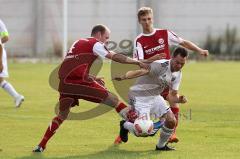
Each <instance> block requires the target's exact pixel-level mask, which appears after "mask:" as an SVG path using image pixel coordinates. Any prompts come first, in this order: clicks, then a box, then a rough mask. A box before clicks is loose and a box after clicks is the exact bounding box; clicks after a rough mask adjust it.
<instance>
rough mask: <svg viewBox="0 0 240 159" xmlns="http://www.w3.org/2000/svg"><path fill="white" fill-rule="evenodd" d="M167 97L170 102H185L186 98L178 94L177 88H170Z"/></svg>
mask: <svg viewBox="0 0 240 159" xmlns="http://www.w3.org/2000/svg"><path fill="white" fill-rule="evenodd" d="M167 98H168V100H169V102H170V103H187V98H186V97H185V96H183V95H181V96H180V95H179V94H178V91H177V90H170V92H169V94H168V97H167Z"/></svg>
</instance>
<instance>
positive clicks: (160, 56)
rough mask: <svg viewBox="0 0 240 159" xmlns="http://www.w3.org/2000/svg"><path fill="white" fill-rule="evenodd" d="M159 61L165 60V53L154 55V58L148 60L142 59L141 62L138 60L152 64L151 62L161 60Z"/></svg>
mask: <svg viewBox="0 0 240 159" xmlns="http://www.w3.org/2000/svg"><path fill="white" fill-rule="evenodd" d="M161 59H166V54H165V53H160V54H157V55H154V56H152V57H150V58H148V59H142V60H139V61H141V62H144V63H152V62H153V61H156V60H161Z"/></svg>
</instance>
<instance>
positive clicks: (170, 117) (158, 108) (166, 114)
mask: <svg viewBox="0 0 240 159" xmlns="http://www.w3.org/2000/svg"><path fill="white" fill-rule="evenodd" d="M151 115H152V116H153V115H154V116H155V118H159V119H160V120H162V119H164V120H165V121H164V124H163V126H162V129H161V133H160V138H159V141H158V143H157V145H156V150H163V151H168V150H174V149H173V148H170V147H168V146H167V143H168V139H169V138H170V136H171V135H172V133H173V131H174V127H175V124H176V119H175V117H174V114H173V113H172V111H171V110H170V108H169V106H168V105H167V103H166V101H165V100H164V98H163V97H162V96H156V98H154V105H153V106H152V107H151Z"/></svg>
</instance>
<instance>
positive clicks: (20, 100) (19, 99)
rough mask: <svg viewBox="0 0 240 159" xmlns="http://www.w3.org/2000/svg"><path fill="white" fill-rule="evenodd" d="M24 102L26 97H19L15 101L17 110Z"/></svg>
mask: <svg viewBox="0 0 240 159" xmlns="http://www.w3.org/2000/svg"><path fill="white" fill-rule="evenodd" d="M23 101H24V96H22V95H19V96H18V97H17V98H16V99H15V106H16V108H19V107H20V106H21V104H22V102H23Z"/></svg>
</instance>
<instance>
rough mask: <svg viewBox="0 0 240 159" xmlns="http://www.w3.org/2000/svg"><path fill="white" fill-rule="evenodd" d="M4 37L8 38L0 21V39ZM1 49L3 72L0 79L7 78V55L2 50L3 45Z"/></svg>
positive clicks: (5, 29)
mask: <svg viewBox="0 0 240 159" xmlns="http://www.w3.org/2000/svg"><path fill="white" fill-rule="evenodd" d="M4 36H8V31H7V28H6V26H5V24H4V23H3V22H2V20H1V19H0V38H3V37H4ZM0 41H1V40H0ZM1 43H2V42H1ZM2 47H3V52H2V63H3V71H2V72H1V73H0V77H8V67H7V54H6V50H5V48H4V44H2Z"/></svg>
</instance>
